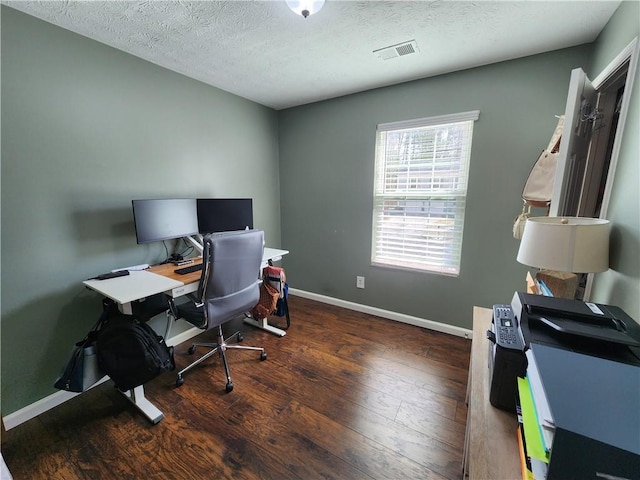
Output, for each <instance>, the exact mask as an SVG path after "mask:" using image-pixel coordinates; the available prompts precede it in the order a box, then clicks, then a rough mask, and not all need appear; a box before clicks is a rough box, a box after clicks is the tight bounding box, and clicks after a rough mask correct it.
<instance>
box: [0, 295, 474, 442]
mask: <svg viewBox="0 0 640 480" xmlns="http://www.w3.org/2000/svg"><path fill="white" fill-rule="evenodd" d="M289 293H290V294H291V295H296V296H298V297H303V298H308V299H310V300H315V301H318V302H322V303H326V304H329V305H335V306H337V307H342V308H347V309H349V310H354V311H357V312H362V313H366V314H369V315H375V316H378V317H382V318H386V319H389V320H395V321H397V322H401V323H407V324H409V325H415V326H418V327H422V328H427V329H429V330H434V331H436V332H442V333H448V334H450V335H456V336H458V337H463V338H469V339H470V338H471V336H472V331H471V330H468V329H466V328H462V327H456V326H454V325H447V324H445V323H440V322H434V321H433V320H427V319H424V318H419V317H413V316H411V315H405V314H403V313H397V312H392V311H390V310H383V309H381V308H377V307H371V306H369V305H362V304H359V303H354V302H348V301H346V300H341V299H339V298H333V297H327V296H325V295H320V294H317V293H312V292H306V291H304V290H298V289H296V288H289ZM200 333H202V330H201V329H199V328H195V327H193V328H189V329H188V330H185V331H184V332H181V333H179V334H177V335H175V336H172V337H171V338H169V340H167V345H170V346H172V345H178V344H180V343H182V342H185V341H187V340H189V339H190V338H193V337H195V336H196V335H198V334H200ZM108 379H109V378H108V377H104V378H103V379H102V380H100V382H98V383H96V385H99V384H100V383H102V382H105V381H107V380H108ZM76 395H80V394H79V393H72V392H64V391H59V392H55V393H53V394H51V395H49V396H47V397H45V398H43V399H41V400H38V401H37V402H35V403H32V404H30V405H27V406H26V407H23V408H21V409H20V410H17V411H15V412H13V413H11V414H9V415H6V416H5V417H3V418H2V420H3V422H4V427H5V429H7V430H10V429H12V428H14V427H17V426H18V425H20V424H21V423H24V422H26V421H28V420H31V419H32V418H35V417H37V416H38V415H40V414H41V413H44V412H46V411H48V410H51V409H52V408H55V407H57V406H58V405H61V404H63V403H64V402H66V401H67V400H70V399H72V398H73V397H75V396H76Z"/></svg>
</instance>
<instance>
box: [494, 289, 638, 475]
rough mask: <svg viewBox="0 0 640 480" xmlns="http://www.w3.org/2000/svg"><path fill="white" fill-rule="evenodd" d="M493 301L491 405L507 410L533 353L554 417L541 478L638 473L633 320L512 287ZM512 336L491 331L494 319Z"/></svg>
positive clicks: (612, 309) (605, 308) (595, 306)
mask: <svg viewBox="0 0 640 480" xmlns="http://www.w3.org/2000/svg"><path fill="white" fill-rule="evenodd" d="M499 307H500V308H498V309H496V306H494V319H493V323H492V330H491V331H489V332H487V335H488V337H489V338H490V339H491V340H492V342H493V343H492V344H491V349H490V352H489V355H490V362H489V367H490V369H491V374H490V379H491V380H490V382H491V385H490V400H491V403H492V405H494V406H496V407H498V408H502V409H504V410H510V411H512V412H514V410H515V408H512V406H514V405H515V401H516V400H515V398H516V396H517V393H518V390H517V382H516V380H517V379H516V378H513V377H514V376H515V377H522V376H524V375H523V372H526V370H527V368H528V363H529V362H528V358H529V359H531V358H532V359H533V360H532V361H534V363H535V365H536V369H537V371H538V373H539V376H540V379H541V382H542V384H543V387H544V388H543V390H544V392H545V394H546V399H547V401H548V405H549V407H550V410H551V412H552V414H553V417H554V421H555V434H554V437H553V443H552V446H551V449H550V456H549V463H548V475H547V478H548V479H550V480H552V479H554V478H635V479H637V478H640V325H638V324H637V323H636V322H635V321H634V320H633V319H632V318H631V317H629V316H628V315H627V314H626V313H625V312H624V311H623V310H622V309H620V308H619V307H616V306H612V305H602V304H596V303H589V302H582V301H578V300H569V299H563V298H555V297H546V296H541V295H532V294H527V293H522V292H515V294H514V296H513V299H512V301H511V304H510V305H501V306H499ZM501 309H502V310H505V309H506V310H508V311H509V312H508V315H509V316H510V317H511V319H510V321H509V322H508V323H507V324H508V325H509V326H510V327H511V328H512V329H513V330H514V335H515V340H512V342H511V344H505V343H504V341H500V339H499V337H496V333H497V332H498V331H499V330H500V328H501V327H500V326H501V325H502V324H503V323H504V321H503V320H501V319H500V317H501V316H506V315H507V313H500V310H501Z"/></svg>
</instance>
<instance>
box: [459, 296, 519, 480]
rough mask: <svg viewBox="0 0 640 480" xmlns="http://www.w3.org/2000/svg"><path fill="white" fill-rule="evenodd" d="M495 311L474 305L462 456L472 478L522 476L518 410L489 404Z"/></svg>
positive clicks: (482, 479)
mask: <svg viewBox="0 0 640 480" xmlns="http://www.w3.org/2000/svg"><path fill="white" fill-rule="evenodd" d="M491 317H492V311H491V309H488V308H481V307H474V308H473V341H472V343H471V362H470V365H469V380H468V383H467V405H468V409H467V428H466V432H465V444H464V455H463V466H462V468H463V472H464V476H465V477H467V476H468V478H470V479H477V480H487V479H493V478H496V479H498V478H499V479H504V480H511V479H513V480H518V479H520V478H522V475H521V469H520V453H519V452H518V441H517V437H516V435H517V433H516V428H517V420H516V416H515V412H514V413H513V414H510V413H508V412H505V411H503V410H499V409H497V408H495V407H493V406H492V405H491V404H490V403H489V382H490V371H489V340H488V339H487V335H486V332H487V330H488V329H490V328H491Z"/></svg>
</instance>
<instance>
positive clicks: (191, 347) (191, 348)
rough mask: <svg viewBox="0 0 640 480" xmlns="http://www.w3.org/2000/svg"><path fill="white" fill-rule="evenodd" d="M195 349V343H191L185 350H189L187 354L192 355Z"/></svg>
mask: <svg viewBox="0 0 640 480" xmlns="http://www.w3.org/2000/svg"><path fill="white" fill-rule="evenodd" d="M195 351H196V346H195V345H191V346H190V347H189V350H187V352H189V355H193V353H194V352H195Z"/></svg>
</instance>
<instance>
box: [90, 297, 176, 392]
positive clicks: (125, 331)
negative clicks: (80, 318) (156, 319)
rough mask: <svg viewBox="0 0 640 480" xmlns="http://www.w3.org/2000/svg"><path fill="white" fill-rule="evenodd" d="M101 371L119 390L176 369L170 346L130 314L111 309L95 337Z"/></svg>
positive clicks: (128, 388)
mask: <svg viewBox="0 0 640 480" xmlns="http://www.w3.org/2000/svg"><path fill="white" fill-rule="evenodd" d="M96 351H97V352H96V353H97V355H98V364H99V365H100V368H102V370H103V371H104V373H106V374H107V375H109V377H110V378H111V380H113V382H114V383H115V385H116V387H117V388H118V389H119V390H122V391H126V390H131V389H132V388H134V387H137V386H138V385H142V384H143V383H146V382H148V381H149V380H151V379H153V378H155V377H157V376H158V375H160V374H161V373H162V372H164V371H166V370H173V369H175V362H174V359H173V347H167V344H166V343H165V341H164V338H162V336H160V335H158V334H156V332H155V331H154V330H153V329H152V328H151V327H150V326H149V325H147V324H146V323H144V322H141V321H140V320H139V319H138V318H137V317H135V316H133V315H125V314H123V313H120V312H119V311H117V310H115V311H114V309H111V312H110V314H109V315H108V318H107V319H106V320H105V321H104V322H103V324H102V327H101V328H100V331H99V334H98V340H97V343H96Z"/></svg>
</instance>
